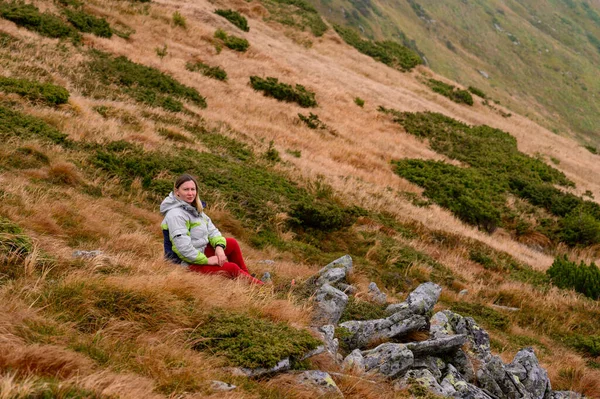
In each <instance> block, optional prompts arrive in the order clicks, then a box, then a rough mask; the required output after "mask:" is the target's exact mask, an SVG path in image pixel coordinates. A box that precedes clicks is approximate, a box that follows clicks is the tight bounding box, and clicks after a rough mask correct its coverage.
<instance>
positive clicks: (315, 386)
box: [296, 370, 344, 398]
mask: <svg viewBox="0 0 600 399" xmlns="http://www.w3.org/2000/svg"><path fill="white" fill-rule="evenodd" d="M296 380H297V381H298V383H300V384H301V385H304V386H308V387H310V388H312V390H314V391H315V393H316V394H317V396H318V397H323V396H325V397H328V398H331V397H342V398H343V397H344V395H343V394H342V391H340V389H339V388H338V386H337V385H336V383H335V381H333V378H331V376H330V375H329V374H328V373H326V372H324V371H320V370H308V371H304V372H302V373H300V374H298V376H297V377H296Z"/></svg>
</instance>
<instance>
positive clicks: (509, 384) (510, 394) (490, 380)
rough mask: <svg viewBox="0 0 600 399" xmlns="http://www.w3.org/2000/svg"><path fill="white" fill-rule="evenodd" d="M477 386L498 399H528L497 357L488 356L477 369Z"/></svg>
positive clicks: (523, 390) (525, 392) (524, 391)
mask: <svg viewBox="0 0 600 399" xmlns="http://www.w3.org/2000/svg"><path fill="white" fill-rule="evenodd" d="M476 378H477V381H478V382H479V386H480V387H481V388H483V389H485V390H486V391H487V392H489V393H490V394H492V395H495V396H498V397H500V398H530V397H531V396H530V395H528V394H527V391H526V390H525V389H524V387H523V386H522V385H521V384H520V383H519V381H518V380H517V379H515V377H514V376H513V375H512V374H510V373H508V372H507V371H506V369H505V366H504V364H503V363H502V360H500V358H499V357H498V356H490V357H489V358H488V359H486V361H483V362H482V363H481V366H480V368H478V369H477V372H476Z"/></svg>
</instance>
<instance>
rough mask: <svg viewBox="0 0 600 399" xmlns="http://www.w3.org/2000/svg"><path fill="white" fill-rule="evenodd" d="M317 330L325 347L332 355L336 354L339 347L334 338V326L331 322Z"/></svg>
mask: <svg viewBox="0 0 600 399" xmlns="http://www.w3.org/2000/svg"><path fill="white" fill-rule="evenodd" d="M318 332H319V333H320V334H321V336H322V337H323V342H324V343H325V349H326V350H327V352H329V353H331V354H332V355H336V354H337V352H338V349H339V347H340V343H339V341H338V339H337V338H335V326H334V325H333V324H326V325H324V326H322V327H320V328H319V330H318Z"/></svg>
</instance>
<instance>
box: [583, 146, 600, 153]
mask: <svg viewBox="0 0 600 399" xmlns="http://www.w3.org/2000/svg"><path fill="white" fill-rule="evenodd" d="M584 147H585V149H586V150H588V151H589V152H591V153H592V154H598V149H597V148H596V147H595V146H593V145H585V146H584Z"/></svg>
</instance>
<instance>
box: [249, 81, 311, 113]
mask: <svg viewBox="0 0 600 399" xmlns="http://www.w3.org/2000/svg"><path fill="white" fill-rule="evenodd" d="M250 85H251V86H252V87H253V88H254V90H257V91H262V92H263V93H264V95H265V96H268V97H273V98H275V99H277V100H280V101H287V102H295V103H297V104H298V105H300V106H301V107H304V108H308V107H316V106H317V101H316V100H315V93H313V92H311V91H308V90H306V88H305V87H304V86H301V85H299V84H297V85H295V86H292V85H289V84H287V83H280V82H279V80H278V79H277V78H273V77H267V78H265V79H263V78H261V77H258V76H250Z"/></svg>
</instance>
